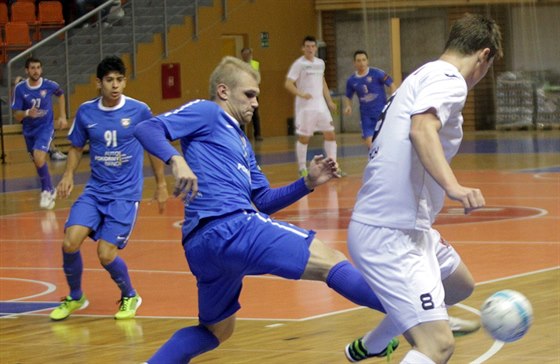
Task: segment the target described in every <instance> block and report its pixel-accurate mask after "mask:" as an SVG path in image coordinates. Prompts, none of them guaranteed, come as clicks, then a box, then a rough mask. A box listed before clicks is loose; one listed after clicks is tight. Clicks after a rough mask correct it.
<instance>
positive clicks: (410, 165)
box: [352, 60, 468, 230]
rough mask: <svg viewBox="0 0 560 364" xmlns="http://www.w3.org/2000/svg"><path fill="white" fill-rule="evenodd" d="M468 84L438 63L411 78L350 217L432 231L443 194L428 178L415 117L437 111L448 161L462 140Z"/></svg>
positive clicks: (393, 107) (390, 112)
mask: <svg viewBox="0 0 560 364" xmlns="http://www.w3.org/2000/svg"><path fill="white" fill-rule="evenodd" d="M467 92H468V89H467V84H466V82H465V79H464V78H463V76H462V75H461V74H460V73H459V71H458V70H457V68H456V67H455V66H453V65H451V64H450V63H447V62H444V61H441V60H438V61H434V62H430V63H427V64H425V65H424V66H422V67H420V68H419V69H418V70H416V71H415V72H414V73H412V74H411V75H409V76H408V77H407V78H406V79H405V80H404V82H403V84H402V85H401V87H400V88H399V89H398V90H397V92H396V94H395V95H394V97H393V99H392V100H389V101H388V103H387V105H386V106H385V107H386V109H385V111H384V114H385V117H384V118H382V121H380V122H379V123H378V127H380V128H381V129H380V131H379V134H378V135H377V137H376V139H375V140H374V143H373V145H372V147H371V149H370V151H369V158H370V160H369V162H368V165H367V166H366V169H365V171H364V177H363V184H362V187H361V189H360V191H359V192H358V198H357V202H356V205H355V207H354V212H353V214H352V219H353V220H355V221H358V222H361V223H364V224H369V225H375V226H382V227H389V228H394V229H411V230H428V229H429V228H430V227H431V225H432V224H433V222H434V220H435V217H436V215H437V214H438V213H439V211H440V210H441V208H442V207H443V203H444V199H445V191H444V190H443V188H442V187H441V186H440V185H439V184H438V183H437V182H436V181H435V180H434V179H433V178H432V177H431V176H430V175H429V174H428V172H427V171H426V169H425V168H424V166H423V165H422V163H421V162H420V159H419V157H418V154H417V153H416V150H415V149H414V146H413V145H412V142H411V140H410V136H409V134H410V127H411V122H412V120H411V118H412V116H413V115H415V114H419V113H423V112H425V111H426V110H428V109H432V108H433V109H434V110H435V111H436V115H437V117H438V118H439V120H440V121H441V124H442V127H441V129H440V131H439V139H440V142H441V144H442V146H443V150H444V153H445V158H446V159H447V161H448V162H451V159H452V158H453V157H454V156H455V154H456V153H457V151H458V149H459V145H460V144H461V140H462V137H463V129H462V124H463V116H462V115H461V110H462V109H463V106H464V104H465V100H466V98H467Z"/></svg>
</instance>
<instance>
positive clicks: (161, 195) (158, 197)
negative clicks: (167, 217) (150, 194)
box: [153, 183, 169, 214]
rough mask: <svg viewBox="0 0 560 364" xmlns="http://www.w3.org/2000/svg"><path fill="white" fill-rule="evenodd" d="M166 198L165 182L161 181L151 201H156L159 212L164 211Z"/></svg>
mask: <svg viewBox="0 0 560 364" xmlns="http://www.w3.org/2000/svg"><path fill="white" fill-rule="evenodd" d="M168 198H169V193H168V192H167V184H166V183H163V184H159V185H157V187H156V190H155V192H154V198H153V201H156V202H157V203H158V210H159V213H160V214H163V213H164V212H165V205H166V202H167V199H168Z"/></svg>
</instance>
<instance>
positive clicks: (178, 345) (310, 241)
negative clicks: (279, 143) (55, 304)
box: [136, 57, 383, 364]
mask: <svg viewBox="0 0 560 364" xmlns="http://www.w3.org/2000/svg"><path fill="white" fill-rule="evenodd" d="M259 80H260V77H259V75H258V73H257V72H256V71H255V70H254V69H253V68H252V67H251V66H250V65H249V64H248V63H245V62H243V61H242V60H239V59H237V58H234V57H225V58H224V59H223V60H222V62H221V63H220V64H219V65H218V66H217V67H216V69H215V70H214V72H213V73H212V76H211V77H210V96H211V101H208V100H195V101H193V102H189V103H187V104H185V105H184V106H182V107H180V108H178V109H177V110H174V111H171V112H168V113H165V114H163V115H160V116H157V117H154V118H152V119H150V120H148V121H145V122H143V123H141V124H140V125H138V127H137V128H136V136H137V138H138V139H139V140H140V142H141V143H142V145H143V146H144V147H145V148H146V149H147V150H148V151H149V152H150V153H152V154H154V155H156V156H157V157H159V158H161V159H162V160H164V161H166V162H168V163H169V164H170V165H171V166H172V170H173V174H174V176H175V193H176V194H177V195H180V196H182V197H184V198H185V221H184V224H183V248H184V250H185V256H186V258H187V261H188V264H189V267H190V269H191V271H192V273H193V274H194V275H195V277H196V279H197V287H198V307H199V322H200V324H199V325H197V326H191V327H185V328H183V329H180V330H179V331H177V332H176V333H175V334H174V335H173V336H172V337H171V339H169V341H167V342H166V343H165V344H164V345H163V346H162V347H161V348H160V349H159V350H158V352H156V354H155V355H154V356H152V357H151V358H150V359H149V360H148V362H149V363H150V364H157V363H166V364H169V363H187V362H189V360H190V359H192V358H194V357H195V356H197V355H200V354H202V353H204V352H206V351H208V350H212V349H214V348H216V347H217V346H218V345H219V344H220V343H221V342H223V341H225V340H227V339H228V338H229V337H230V336H231V335H232V333H233V329H234V327H235V320H236V312H237V311H238V310H239V309H240V307H241V306H240V303H239V295H240V293H241V289H242V285H243V278H244V277H245V276H246V275H262V274H274V275H277V276H280V277H284V278H288V279H312V280H319V281H323V282H326V283H327V285H328V286H329V287H331V288H332V289H334V290H335V291H337V292H338V293H340V294H341V295H343V296H344V297H346V298H348V299H350V300H352V301H353V302H355V303H357V304H360V305H364V306H368V307H371V308H375V309H378V310H383V308H382V307H381V305H379V301H378V300H377V297H376V296H375V294H374V293H373V291H371V290H370V289H369V287H368V286H367V284H365V282H364V280H363V278H362V277H361V275H360V274H359V273H358V271H357V270H356V269H355V268H354V267H353V266H352V265H351V264H350V263H349V262H348V260H347V259H346V257H345V256H344V255H343V254H342V253H340V252H338V251H336V250H333V249H331V248H329V247H327V246H326V245H325V244H324V243H323V242H321V241H320V240H319V239H317V238H316V237H315V232H314V231H312V230H307V229H303V228H300V227H297V226H294V225H292V224H289V223H285V222H282V221H278V220H275V219H274V218H272V217H270V214H272V213H274V212H275V211H278V210H280V209H282V208H284V207H286V206H288V205H290V204H291V203H293V202H295V201H297V200H298V199H300V198H301V197H303V196H306V195H307V194H309V193H310V192H311V191H312V190H313V189H314V188H315V187H318V186H319V185H321V184H323V183H326V182H327V181H329V180H330V179H332V178H334V177H337V174H336V170H337V164H336V163H335V162H334V160H332V159H331V158H324V157H323V156H316V157H315V158H314V159H313V160H312V161H311V163H310V168H309V174H308V175H307V176H306V177H305V178H300V179H298V180H297V181H295V182H294V183H292V184H288V185H286V186H283V187H278V188H271V187H270V185H269V183H268V180H267V179H266V177H265V175H264V174H263V173H262V172H261V170H260V168H259V166H258V165H257V162H256V160H255V155H254V153H253V149H252V147H251V144H250V142H249V140H248V139H247V136H246V135H245V134H244V133H243V132H242V130H241V128H240V125H246V124H247V123H249V122H250V121H251V119H252V117H253V112H254V110H255V109H256V108H257V107H258V101H257V96H258V95H259V87H258V85H259ZM169 140H179V141H180V143H181V150H182V154H180V153H179V152H178V151H177V150H176V149H175V148H173V146H172V145H171V144H170V143H169ZM187 161H188V164H187ZM226 361H227V360H226Z"/></svg>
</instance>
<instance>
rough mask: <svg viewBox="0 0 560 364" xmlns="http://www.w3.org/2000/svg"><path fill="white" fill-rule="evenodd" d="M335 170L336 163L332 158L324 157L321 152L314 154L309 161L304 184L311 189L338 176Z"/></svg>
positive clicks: (336, 168)
mask: <svg viewBox="0 0 560 364" xmlns="http://www.w3.org/2000/svg"><path fill="white" fill-rule="evenodd" d="M337 170H338V164H337V163H336V162H335V161H334V160H333V159H332V158H325V157H324V156H323V155H322V154H320V155H316V156H314V157H313V159H312V160H311V162H310V163H309V168H308V174H307V177H305V186H306V187H307V188H308V189H309V190H312V189H314V188H315V187H317V186H319V185H322V184H323V183H325V182H328V181H329V180H331V179H332V178H339V177H340V176H339V175H338V174H337Z"/></svg>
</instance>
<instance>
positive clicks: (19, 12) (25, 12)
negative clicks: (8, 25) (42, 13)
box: [10, 1, 40, 39]
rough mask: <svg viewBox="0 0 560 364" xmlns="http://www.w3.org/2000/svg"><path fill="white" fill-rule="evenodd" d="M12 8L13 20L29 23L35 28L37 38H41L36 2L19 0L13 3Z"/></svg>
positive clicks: (11, 18)
mask: <svg viewBox="0 0 560 364" xmlns="http://www.w3.org/2000/svg"><path fill="white" fill-rule="evenodd" d="M10 10H11V15H10V21H11V22H18V23H19V22H24V23H27V25H28V26H29V27H30V29H33V30H34V32H35V37H36V39H39V38H40V35H39V32H38V31H39V28H38V25H39V22H38V21H37V15H36V8H35V3H34V2H27V1H17V2H15V3H13V4H12V6H11V7H10Z"/></svg>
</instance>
